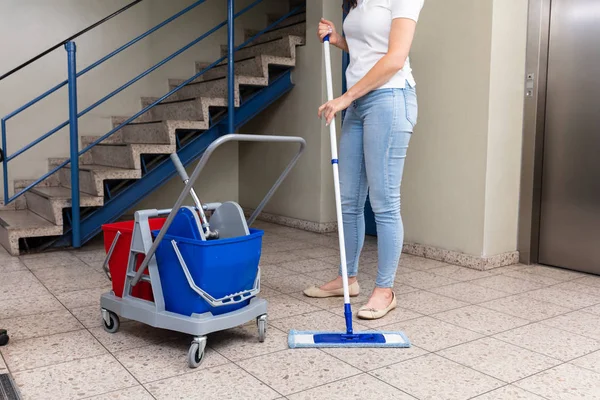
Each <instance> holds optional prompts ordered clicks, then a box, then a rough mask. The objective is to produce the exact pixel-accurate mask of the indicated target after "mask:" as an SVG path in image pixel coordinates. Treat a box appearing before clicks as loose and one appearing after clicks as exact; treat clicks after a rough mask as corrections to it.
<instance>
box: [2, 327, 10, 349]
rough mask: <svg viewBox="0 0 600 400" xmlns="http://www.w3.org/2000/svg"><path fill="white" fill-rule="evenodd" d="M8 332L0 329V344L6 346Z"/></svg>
mask: <svg viewBox="0 0 600 400" xmlns="http://www.w3.org/2000/svg"><path fill="white" fill-rule="evenodd" d="M8 339H9V337H8V333H7V332H6V330H4V329H0V346H6V345H7V344H8Z"/></svg>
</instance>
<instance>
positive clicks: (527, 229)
mask: <svg viewBox="0 0 600 400" xmlns="http://www.w3.org/2000/svg"><path fill="white" fill-rule="evenodd" d="M551 3H552V0H529V21H528V29H527V56H526V82H525V88H526V89H525V93H526V97H525V105H524V114H523V147H522V156H521V192H520V199H519V200H520V201H519V239H518V249H519V253H520V261H521V262H522V263H524V264H532V263H537V262H538V260H539V238H540V218H541V199H542V168H543V157H544V131H545V125H546V123H545V121H546V89H547V83H548V76H547V75H548V50H549V44H550V43H549V37H550V10H551ZM532 82H533V85H534V87H533V89H529V88H528V86H527V85H528V84H531V83H532ZM528 90H531V95H527V91H528Z"/></svg>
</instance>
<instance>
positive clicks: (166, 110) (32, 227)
mask: <svg viewBox="0 0 600 400" xmlns="http://www.w3.org/2000/svg"><path fill="white" fill-rule="evenodd" d="M301 18H302V17H301V16H300V15H299V16H294V17H292V18H290V19H289V20H288V21H287V23H285V21H284V23H282V24H281V26H282V27H281V28H278V29H274V30H272V31H270V32H267V33H265V34H264V35H263V36H261V37H260V38H259V39H258V40H256V41H254V42H253V43H251V45H249V46H248V47H246V48H244V49H241V50H239V52H238V53H237V54H236V58H235V60H236V63H235V90H234V103H235V106H236V107H240V105H241V104H242V101H243V99H244V98H245V97H246V96H247V95H248V94H249V93H252V91H255V90H258V89H261V88H265V87H267V86H268V85H269V81H270V78H271V75H272V72H273V71H275V72H276V71H277V70H285V69H289V68H292V67H293V66H295V63H296V47H297V46H301V45H303V44H304V42H305V39H304V34H305V28H306V24H305V23H304V22H303V21H302V20H301ZM253 33H255V32H252V31H248V32H246V36H247V37H249V36H250V35H252V34H253ZM205 65H206V64H205V63H197V64H196V68H197V71H200V70H201V69H202V68H204V67H205ZM182 83H183V80H176V79H170V80H169V84H170V86H171V88H174V87H176V86H178V85H180V84H182ZM227 96H228V93H227V63H226V62H224V63H221V64H220V65H218V66H216V67H215V68H214V69H212V70H210V71H208V72H207V73H205V74H204V75H203V76H201V77H200V78H198V79H196V80H195V81H193V82H192V83H190V84H188V85H186V86H184V87H183V88H182V89H181V90H179V91H178V92H176V93H175V94H173V95H172V96H171V97H169V98H167V99H166V100H165V101H163V102H161V103H160V104H159V105H157V106H155V107H154V108H151V109H150V110H148V111H147V112H146V113H144V114H142V115H141V116H139V117H138V118H136V119H135V120H134V121H132V123H129V124H127V125H125V126H124V127H123V128H122V129H120V130H119V131H117V132H116V133H115V134H113V135H112V136H111V137H110V138H108V139H106V140H104V141H103V142H101V143H100V144H98V145H96V146H94V147H93V148H92V149H91V150H90V151H88V152H87V153H86V154H84V155H83V156H82V157H81V158H80V163H79V192H80V206H81V210H82V214H84V213H85V212H87V211H89V210H91V211H93V210H95V209H98V208H99V207H102V206H103V205H104V204H105V201H106V200H107V199H109V198H110V196H111V192H117V193H118V190H119V189H120V187H122V186H124V185H126V184H127V183H128V182H131V181H135V180H139V179H142V178H143V175H144V170H145V169H147V168H148V167H149V165H151V164H152V163H156V162H160V161H161V160H164V158H166V157H168V154H170V153H172V152H175V151H176V150H177V149H178V145H181V143H182V142H185V141H186V140H192V139H193V138H195V137H198V135H202V133H203V132H204V131H206V130H207V129H209V128H210V127H211V126H212V124H215V123H218V122H219V120H220V118H222V117H223V115H224V113H225V112H226V106H227ZM156 100H158V99H156V98H143V99H142V101H141V103H142V104H141V105H142V107H146V106H148V105H150V104H152V103H153V102H155V101H156ZM127 119H128V117H124V116H120V117H114V118H113V124H114V126H115V127H117V126H119V125H120V124H121V123H123V122H125V121H126V120H127ZM98 139H100V137H94V136H82V137H81V146H82V148H83V147H85V146H88V145H89V144H91V143H94V142H95V141H97V140H98ZM65 160H66V159H49V160H48V166H49V168H50V169H53V168H55V167H56V166H58V165H60V164H61V163H62V162H64V161H65ZM29 184H31V182H30V181H19V182H15V190H17V188H23V187H26V186H28V185H29ZM16 204H17V206H16V207H15V209H11V208H10V207H4V208H2V209H0V244H2V245H3V246H4V247H5V248H6V249H7V250H8V251H9V252H10V253H11V254H13V255H18V254H20V252H21V250H22V249H23V247H28V244H27V243H26V242H24V241H23V240H24V239H28V240H31V238H51V237H59V236H62V235H63V234H64V233H65V232H66V231H67V230H68V229H70V227H69V226H68V223H69V221H68V219H69V218H70V212H66V210H68V209H69V208H70V207H71V168H70V165H66V166H65V167H63V168H61V169H60V170H59V171H58V172H57V173H56V174H54V175H52V176H51V177H50V178H48V179H47V180H46V181H44V182H42V183H41V184H39V185H37V186H36V187H34V188H33V189H31V190H30V191H29V192H27V193H26V194H25V195H24V196H22V197H21V198H19V199H18V201H17V202H16ZM91 211H90V212H91Z"/></svg>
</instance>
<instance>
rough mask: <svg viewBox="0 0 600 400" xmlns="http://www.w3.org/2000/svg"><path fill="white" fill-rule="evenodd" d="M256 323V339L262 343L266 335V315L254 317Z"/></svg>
mask: <svg viewBox="0 0 600 400" xmlns="http://www.w3.org/2000/svg"><path fill="white" fill-rule="evenodd" d="M256 324H257V325H258V341H259V342H260V343H263V342H264V341H265V339H266V337H267V316H266V315H261V316H260V317H258V318H257V319H256Z"/></svg>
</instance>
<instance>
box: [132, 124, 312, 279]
mask: <svg viewBox="0 0 600 400" xmlns="http://www.w3.org/2000/svg"><path fill="white" fill-rule="evenodd" d="M233 141H235V142H264V143H296V144H299V145H300V148H299V149H298V152H297V153H296V155H295V156H294V157H293V158H292V160H291V161H290V163H289V164H288V165H287V167H286V168H285V170H284V171H283V172H282V173H281V175H280V176H279V178H277V181H275V184H273V186H272V187H271V189H270V190H269V192H268V193H267V194H266V196H265V198H264V199H262V201H261V202H260V204H259V205H258V207H257V208H256V210H254V212H253V213H252V215H251V216H250V218H248V226H250V225H252V223H253V222H254V220H255V219H256V217H258V215H259V214H260V213H261V212H262V210H263V209H264V208H265V206H266V205H267V203H268V202H269V200H271V197H273V194H274V193H275V191H276V190H277V188H279V186H280V185H281V183H282V182H283V180H284V179H285V178H286V177H287V176H288V174H289V173H290V171H291V170H292V168H293V167H294V165H296V163H297V162H298V159H299V158H300V156H301V155H302V153H304V150H305V149H306V141H305V140H304V139H303V138H301V137H298V136H266V135H242V134H237V133H230V134H228V135H224V136H221V137H220V138H218V139H217V140H215V141H214V142H212V143H211V144H210V145H209V146H208V147H207V148H206V150H205V151H204V154H203V155H202V158H200V161H199V162H198V165H196V168H195V169H194V172H193V173H192V176H191V177H190V179H189V181H188V183H187V184H186V185H185V188H183V191H182V192H181V194H180V195H179V198H178V199H177V201H176V202H175V205H174V206H173V208H172V209H171V212H170V213H169V216H168V217H167V220H166V221H165V224H164V225H163V227H162V229H161V230H160V233H159V234H158V236H157V237H156V240H154V242H153V243H152V246H151V247H150V250H149V251H148V254H146V258H145V259H144V261H143V262H142V265H140V268H139V269H138V270H137V272H136V274H135V277H134V278H133V280H132V281H131V285H132V286H135V285H137V283H138V282H139V281H140V279H142V275H143V274H144V271H146V268H148V264H149V263H150V260H151V259H152V257H154V253H156V249H157V248H158V245H159V244H160V242H161V241H162V240H163V238H164V236H165V234H166V233H167V230H168V229H169V227H170V226H171V223H172V222H173V219H174V218H175V215H176V214H177V211H178V210H179V208H180V207H181V205H182V204H183V202H184V201H185V199H186V198H187V196H188V194H189V193H190V190H192V188H193V187H194V184H195V183H196V180H198V177H199V176H200V173H201V172H202V170H203V169H204V167H205V166H206V163H207V162H208V159H209V158H210V156H211V155H212V153H214V151H215V150H216V149H217V147H219V146H221V145H222V144H224V143H227V142H233Z"/></svg>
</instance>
